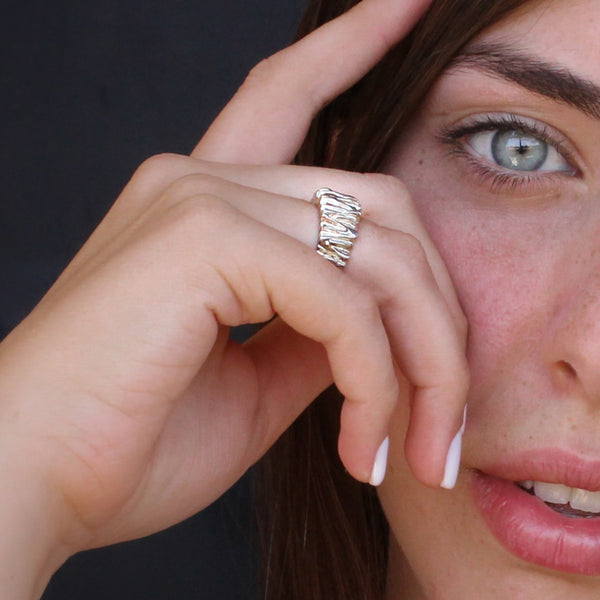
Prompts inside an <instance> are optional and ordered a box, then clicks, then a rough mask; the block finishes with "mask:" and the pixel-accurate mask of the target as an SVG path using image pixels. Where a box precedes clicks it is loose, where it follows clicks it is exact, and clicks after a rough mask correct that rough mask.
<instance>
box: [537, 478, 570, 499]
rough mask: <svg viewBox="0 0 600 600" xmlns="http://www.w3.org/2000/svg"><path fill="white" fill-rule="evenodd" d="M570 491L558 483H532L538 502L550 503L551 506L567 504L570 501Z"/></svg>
mask: <svg viewBox="0 0 600 600" xmlns="http://www.w3.org/2000/svg"><path fill="white" fill-rule="evenodd" d="M572 489H573V488H570V487H567V486H566V485H561V484H560V483H544V482H543V481H535V482H534V483H533V492H534V494H535V495H536V496H537V497H538V498H540V500H543V501H544V502H552V504H567V502H569V500H570V499H571V490H572Z"/></svg>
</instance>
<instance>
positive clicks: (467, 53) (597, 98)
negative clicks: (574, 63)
mask: <svg viewBox="0 0 600 600" xmlns="http://www.w3.org/2000/svg"><path fill="white" fill-rule="evenodd" d="M461 67H468V68H475V69H480V70H482V71H485V72H486V73H488V74H490V75H494V76H497V77H500V78H502V79H505V80H507V81H511V82H513V83H516V84H518V85H520V86H521V87H524V88H526V89H528V90H530V91H532V92H534V93H536V94H541V95H542V96H546V97H547V98H551V99H552V100H555V101H557V102H562V103H564V104H569V105H571V106H574V107H575V108H577V109H579V110H580V111H583V112H584V113H586V114H587V115H590V116H591V117H594V118H595V119H600V87H599V86H598V85H596V84H594V83H592V82H591V81H589V80H588V79H585V78H583V77H579V76H577V75H575V74H574V73H572V72H571V71H569V70H568V69H567V68H565V67H563V66H561V65H556V64H551V63H547V62H545V61H543V60H541V59H539V58H536V57H532V56H527V55H526V54H522V53H521V52H518V51H516V50H514V49H513V48H510V47H508V46H505V45H503V44H498V43H479V44H477V43H476V44H473V45H471V46H467V47H466V48H465V49H464V50H463V51H462V52H461V53H459V54H458V55H457V56H456V57H455V58H454V60H453V61H452V62H451V63H450V65H449V68H450V69H453V68H461Z"/></svg>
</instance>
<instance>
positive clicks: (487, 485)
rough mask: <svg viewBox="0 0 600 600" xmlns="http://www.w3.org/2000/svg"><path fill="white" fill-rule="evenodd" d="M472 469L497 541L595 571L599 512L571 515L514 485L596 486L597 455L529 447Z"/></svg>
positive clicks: (534, 559) (599, 485) (537, 557)
mask: <svg viewBox="0 0 600 600" xmlns="http://www.w3.org/2000/svg"><path fill="white" fill-rule="evenodd" d="M484 471H485V472H482V471H475V472H474V474H473V477H472V479H471V491H472V495H473V498H474V501H475V505H476V506H477V508H478V509H479V511H480V513H481V515H482V517H483V519H484V521H485V523H486V524H487V526H488V528H489V529H490V531H491V532H492V533H493V534H494V536H495V537H496V538H497V539H498V541H499V542H500V543H501V544H502V545H503V546H504V547H505V548H506V549H507V550H509V551H510V552H511V553H512V554H514V555H515V556H517V557H519V558H521V559H522V560H525V561H527V562H529V563H534V564H537V565H540V566H542V567H547V568H550V569H553V570H556V571H562V572H565V573H572V574H578V575H588V576H598V575H600V517H597V518H591V519H582V518H573V517H568V516H565V515H563V514H560V513H557V512H556V511H554V510H552V509H551V508H549V507H548V506H547V505H546V504H545V503H544V502H542V501H541V500H540V499H539V498H536V497H535V496H533V495H531V494H528V493H527V492H525V491H524V490H522V489H520V488H519V487H518V486H517V485H515V481H524V480H534V481H546V482H549V483H563V484H564V485H568V486H570V487H579V488H584V489H589V490H600V461H598V460H587V459H584V458H582V457H580V456H576V455H573V454H570V453H567V452H564V451H562V450H557V449H549V450H545V451H540V450H537V451H530V452H525V453H522V454H519V455H516V456H511V457H507V458H505V459H503V460H502V461H500V462H499V463H495V464H494V465H489V466H486V467H485V468H484Z"/></svg>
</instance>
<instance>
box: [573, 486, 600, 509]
mask: <svg viewBox="0 0 600 600" xmlns="http://www.w3.org/2000/svg"><path fill="white" fill-rule="evenodd" d="M569 502H570V504H571V507H572V508H576V509H577V510H583V511H586V512H600V492H589V491H588V490H582V489H580V488H573V489H572V491H571V499H570V500H569Z"/></svg>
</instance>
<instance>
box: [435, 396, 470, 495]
mask: <svg viewBox="0 0 600 600" xmlns="http://www.w3.org/2000/svg"><path fill="white" fill-rule="evenodd" d="M466 418H467V407H466V406H465V410H464V412H463V422H462V426H461V428H460V430H459V431H458V433H457V434H456V435H455V436H454V439H453V440H452V443H451V444H450V449H449V450H448V454H447V456H446V466H445V468H444V479H442V483H441V484H440V485H441V487H443V488H444V489H446V490H451V489H452V488H453V487H454V486H455V485H456V479H457V478H458V469H459V467H460V455H461V452H462V437H463V433H464V431H465V422H466Z"/></svg>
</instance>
